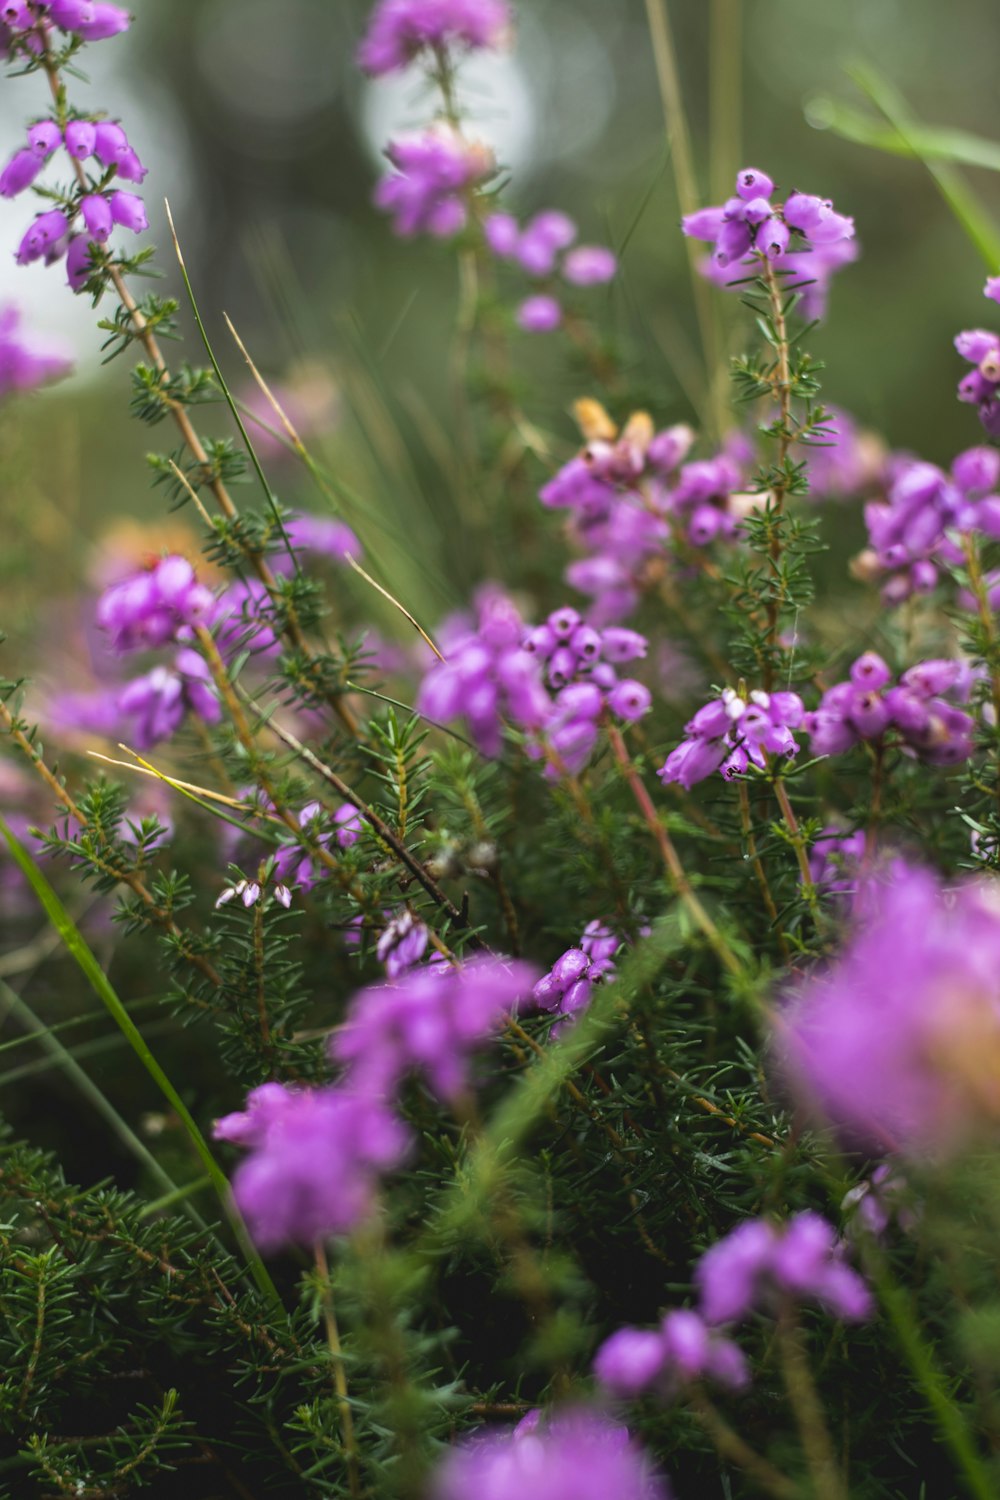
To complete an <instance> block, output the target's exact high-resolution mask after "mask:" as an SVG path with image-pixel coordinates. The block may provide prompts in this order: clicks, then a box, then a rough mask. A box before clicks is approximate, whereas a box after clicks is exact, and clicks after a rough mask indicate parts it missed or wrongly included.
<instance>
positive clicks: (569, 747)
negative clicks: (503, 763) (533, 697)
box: [524, 607, 653, 776]
mask: <svg viewBox="0 0 1000 1500" xmlns="http://www.w3.org/2000/svg"><path fill="white" fill-rule="evenodd" d="M647 647H648V642H647V640H646V638H645V636H642V635H640V634H639V633H638V631H635V630H626V629H624V627H622V626H619V625H609V626H608V627H607V628H606V629H605V630H595V628H594V627H593V626H592V625H588V624H586V622H585V621H583V620H581V618H580V616H579V614H578V613H577V611H576V610H575V609H570V608H568V607H567V608H564V609H556V610H553V612H552V613H551V614H550V615H549V617H548V619H547V620H545V622H544V623H543V624H541V625H536V626H535V628H534V630H531V631H529V632H528V634H527V635H526V636H525V638H524V649H525V651H527V652H528V653H529V654H530V655H531V656H532V657H534V658H535V659H536V660H537V661H538V662H540V663H543V664H544V670H545V680H546V682H547V683H548V685H549V687H551V688H552V689H553V690H554V691H555V698H554V700H553V701H552V706H551V709H550V711H549V714H548V716H547V718H546V720H545V724H544V745H542V744H537V745H535V746H534V747H533V748H532V750H531V753H532V755H534V756H536V757H541V756H542V755H545V754H546V753H547V752H549V753H550V754H551V757H552V762H553V763H551V764H550V765H549V766H548V767H547V774H550V775H552V776H557V775H559V774H560V773H561V771H563V770H565V771H568V772H569V773H570V774H571V775H573V774H575V773H576V772H577V771H580V770H582V769H583V767H584V766H585V765H586V763H587V761H588V759H589V758H590V754H591V752H592V750H593V748H594V746H595V744H596V743H597V735H598V723H599V721H600V719H601V716H602V715H603V714H604V713H611V714H614V716H615V717H616V718H618V719H624V720H625V722H626V723H632V722H634V721H635V720H636V719H641V718H642V716H643V714H645V713H648V711H649V708H650V705H651V703H652V701H653V700H652V694H651V693H650V691H649V689H648V688H647V687H645V686H644V685H643V683H641V682H637V681H636V680H635V679H634V678H632V677H619V676H618V671H617V668H618V667H619V666H621V665H623V664H624V663H625V662H628V661H634V660H636V659H637V658H638V657H641V656H645V654H646V650H647Z"/></svg>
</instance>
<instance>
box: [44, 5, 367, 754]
mask: <svg viewBox="0 0 1000 1500" xmlns="http://www.w3.org/2000/svg"><path fill="white" fill-rule="evenodd" d="M39 35H40V37H41V40H42V46H43V48H44V50H43V52H42V66H43V68H44V70H45V74H46V77H47V78H48V81H49V89H50V91H51V94H52V99H53V102H54V104H55V106H56V109H57V111H60V112H61V111H63V109H64V97H63V85H62V81H61V79H60V76H59V70H58V68H57V67H56V65H55V63H54V61H53V59H52V53H51V50H50V48H49V42H48V37H47V36H46V34H45V32H44V29H43V28H40V29H39ZM73 171H74V175H75V177H76V180H77V183H78V185H79V187H80V189H81V191H83V192H84V193H86V192H87V191H88V184H87V178H86V173H85V172H84V170H83V166H82V164H81V163H80V162H79V161H78V160H77V159H76V158H74V159H73ZM178 253H179V252H178ZM181 264H182V266H183V262H181ZM107 270H108V276H109V279H110V281H111V284H112V285H113V287H114V289H115V293H116V295H117V297H118V300H119V302H120V303H121V305H122V307H123V308H124V309H125V311H126V312H127V313H128V316H129V320H130V322H131V324H132V327H133V329H134V330H135V336H136V338H137V339H138V340H139V342H140V343H141V344H142V347H143V348H144V349H145V351H146V354H147V355H148V357H149V359H150V361H151V363H152V364H153V366H154V368H155V369H156V370H157V371H158V372H159V373H160V374H161V375H166V374H167V373H168V366H167V362H166V360H165V359H164V357H163V351H162V350H161V348H160V345H159V341H158V339H157V338H156V335H155V333H154V332H153V330H152V329H151V328H150V327H149V324H148V323H147V321H146V319H145V318H144V317H143V315H142V313H141V311H140V310H139V306H138V303H137V302H136V300H135V298H134V297H133V296H132V293H131V292H130V291H129V289H128V286H127V285H126V283H125V278H124V276H123V275H122V273H121V271H120V270H119V268H118V267H117V266H116V265H113V264H112V265H109V266H108V268H107ZM163 400H164V404H165V405H166V406H167V407H168V409H169V411H170V414H171V416H172V417H173V419H174V422H175V423H176V425H177V428H178V430H179V432H180V434H181V437H182V438H183V440H184V444H185V446H186V447H187V449H188V451H189V452H190V453H191V455H192V457H193V458H194V460H195V462H196V463H197V464H199V465H200V467H201V469H202V472H203V476H204V481H205V483H206V484H207V485H208V488H209V489H210V490H211V492H212V494H213V496H214V498H215V501H216V504H217V505H218V507H219V510H220V511H221V512H222V514H223V516H225V518H226V520H227V521H235V520H237V519H238V516H239V512H238V510H237V508H236V505H235V504H234V502H233V498H232V496H231V495H230V493H229V491H228V489H227V487H226V485H225V484H224V482H223V481H222V479H221V478H220V477H219V476H218V475H217V474H213V473H212V464H211V460H210V459H209V457H208V454H207V453H206V452H205V449H204V447H203V445H202V442H201V439H200V438H199V437H198V434H197V432H196V431H195V429H194V427H193V425H192V423H191V419H190V417H189V416H188V414H187V411H186V410H185V408H184V406H183V405H182V404H180V403H179V402H177V401H175V400H173V399H172V398H171V397H169V396H164V397H163ZM242 550H243V555H244V557H245V558H246V560H247V562H248V564H249V565H250V567H251V568H252V569H253V571H254V573H255V574H256V575H257V577H258V579H259V580H260V582H261V583H262V584H263V585H264V588H265V589H266V590H267V593H268V597H269V598H270V599H271V601H272V603H277V602H278V600H279V597H280V596H279V593H278V587H277V582H276V580H275V577H274V574H273V573H272V572H271V569H270V567H269V566H268V563H267V560H266V559H265V558H264V556H263V555H262V554H261V553H260V552H255V551H254V550H253V549H252V548H249V547H246V546H245V545H244V546H243V548H242ZM283 629H284V634H285V635H286V636H287V638H288V641H289V644H290V645H291V646H293V647H294V648H295V649H296V650H297V651H299V652H300V653H301V654H302V656H303V657H305V659H306V660H307V661H308V662H309V663H310V665H311V666H312V667H315V666H316V660H315V657H314V655H313V653H312V650H311V648H310V646H309V643H308V641H307V640H306V638H305V636H304V635H303V633H302V628H301V626H300V625H299V623H298V620H297V619H296V618H295V616H294V614H293V613H291V612H289V613H288V614H287V618H286V620H285V624H284V627H283ZM324 697H325V698H326V701H327V702H328V703H329V705H330V707H331V708H332V710H333V711H334V713H335V714H336V715H337V718H338V719H339V720H340V722H341V724H342V725H343V727H344V729H345V730H346V731H347V732H348V733H349V734H351V735H352V736H353V737H354V738H357V737H358V735H359V725H358V721H357V719H356V718H355V716H354V714H353V713H352V711H351V709H350V708H349V707H348V705H347V704H346V703H343V702H342V701H341V699H340V697H339V695H338V694H335V693H326V694H324Z"/></svg>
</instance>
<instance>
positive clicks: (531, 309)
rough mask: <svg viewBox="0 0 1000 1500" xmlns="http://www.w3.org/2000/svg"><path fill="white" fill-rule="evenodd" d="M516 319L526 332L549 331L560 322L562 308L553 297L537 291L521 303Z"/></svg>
mask: <svg viewBox="0 0 1000 1500" xmlns="http://www.w3.org/2000/svg"><path fill="white" fill-rule="evenodd" d="M517 321H518V324H519V325H520V327H521V328H523V329H524V330H525V332H526V333H551V332H552V331H553V329H556V328H558V327H559V325H560V323H561V322H562V308H561V307H560V306H559V303H558V302H557V301H556V299H555V297H549V296H546V295H545V294H544V293H539V295H538V296H536V297H528V298H527V299H526V300H525V301H524V302H522V303H521V305H520V307H519V308H518V310H517Z"/></svg>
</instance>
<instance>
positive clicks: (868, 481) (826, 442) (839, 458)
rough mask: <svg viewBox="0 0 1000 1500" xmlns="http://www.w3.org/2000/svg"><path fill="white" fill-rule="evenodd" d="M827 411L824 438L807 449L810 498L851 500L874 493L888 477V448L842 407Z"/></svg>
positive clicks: (811, 443)
mask: <svg viewBox="0 0 1000 1500" xmlns="http://www.w3.org/2000/svg"><path fill="white" fill-rule="evenodd" d="M827 412H828V415H829V421H828V422H827V423H826V424H825V425H824V433H823V436H822V437H821V438H817V439H816V440H815V441H813V442H810V443H809V444H808V445H807V447H806V449H805V450H804V451H805V456H806V469H807V472H808V475H809V498H810V499H811V500H834V499H836V500H851V499H854V498H856V497H857V496H860V495H865V494H869V493H871V491H872V489H873V488H874V487H876V486H877V485H879V484H881V483H882V482H883V480H884V478H885V472H886V457H887V455H886V451H885V447H884V445H883V444H882V443H881V442H880V440H879V439H878V438H877V437H876V436H875V434H874V433H871V432H864V431H862V429H861V428H859V427H858V424H857V423H856V422H855V420H854V418H853V417H852V416H850V415H849V414H848V413H847V412H846V411H843V410H842V409H841V408H840V407H839V406H830V407H827Z"/></svg>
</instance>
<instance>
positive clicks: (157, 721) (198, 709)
mask: <svg viewBox="0 0 1000 1500" xmlns="http://www.w3.org/2000/svg"><path fill="white" fill-rule="evenodd" d="M211 684H212V674H211V672H210V671H209V669H208V666H207V665H206V663H205V662H204V661H202V659H201V657H200V656H199V655H198V653H197V652H196V651H191V650H183V651H178V653H177V656H176V658H175V660H174V665H173V667H166V666H159V667H154V668H153V670H152V671H151V672H147V674H146V675H145V677H138V678H136V679H135V680H134V681H133V682H130V683H129V684H128V686H127V687H126V688H125V689H124V691H123V692H122V693H121V695H120V697H119V699H118V709H119V712H120V713H121V714H123V715H124V716H125V717H126V718H130V719H134V721H135V722H134V724H133V726H132V730H131V734H132V739H133V741H134V743H135V745H136V746H137V748H138V749H140V750H148V749H150V748H151V746H153V745H158V744H159V743H160V741H161V740H168V739H170V738H171V736H172V735H174V734H176V732H177V730H178V729H179V728H180V726H181V724H182V723H183V722H184V720H185V718H186V717H187V715H188V713H193V714H195V715H196V716H197V717H198V718H199V719H202V720H203V721H204V723H206V724H218V723H219V721H220V719H221V718H222V709H221V707H220V704H219V700H218V698H217V697H216V696H215V690H214V688H213V687H212V685H211Z"/></svg>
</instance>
